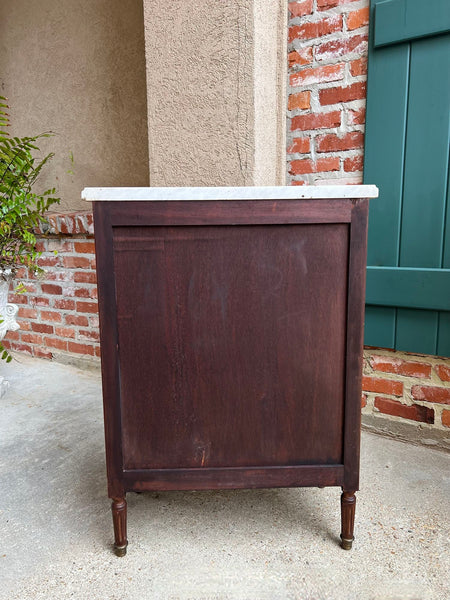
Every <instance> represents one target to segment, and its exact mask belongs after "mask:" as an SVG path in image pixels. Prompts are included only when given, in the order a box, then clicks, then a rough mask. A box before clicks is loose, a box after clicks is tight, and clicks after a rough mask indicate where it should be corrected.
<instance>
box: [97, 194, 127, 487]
mask: <svg viewBox="0 0 450 600" xmlns="http://www.w3.org/2000/svg"><path fill="white" fill-rule="evenodd" d="M94 226H95V253H96V263H97V288H98V305H99V319H100V341H101V361H102V387H103V412H104V424H105V446H106V468H107V475H108V493H109V496H110V497H118V496H121V495H122V493H123V487H122V482H121V477H122V446H121V418H120V397H119V363H118V356H117V308H116V293H115V273H114V260H113V238H112V226H111V221H110V210H109V206H108V204H107V203H102V202H94Z"/></svg>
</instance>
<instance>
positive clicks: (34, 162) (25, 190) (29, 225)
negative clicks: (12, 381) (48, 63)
mask: <svg viewBox="0 0 450 600" xmlns="http://www.w3.org/2000/svg"><path fill="white" fill-rule="evenodd" d="M8 108H9V106H8V105H7V103H6V98H4V97H3V96H0V277H1V278H3V279H4V280H7V279H8V277H10V276H11V274H12V275H15V273H16V272H17V269H18V268H19V267H21V266H23V267H26V268H27V269H29V270H30V271H32V272H34V273H36V274H39V273H43V269H42V268H41V267H40V266H39V264H38V261H39V257H40V256H41V252H39V251H38V249H37V239H36V231H37V230H38V229H39V227H40V225H42V224H43V223H47V222H48V221H47V219H46V217H45V213H46V212H47V211H48V210H49V209H50V207H51V206H52V205H54V204H59V202H60V199H59V198H58V197H56V195H55V194H56V190H55V188H52V189H48V190H45V191H44V192H36V191H35V185H36V183H37V180H38V178H39V176H40V174H41V172H42V169H43V168H44V167H45V166H46V164H47V163H48V162H49V161H50V160H51V159H52V158H53V156H54V155H53V153H52V152H51V153H49V154H47V155H46V156H44V158H37V157H36V156H35V154H36V153H39V145H38V144H39V142H40V141H41V140H42V139H44V138H48V137H51V136H52V135H53V134H52V133H51V132H45V133H40V134H38V135H35V136H27V137H12V136H11V135H10V134H9V132H8V131H7V128H8V127H9V125H10V122H9V114H8V112H7V110H8ZM5 272H6V273H5ZM0 318H1V315H0ZM5 352H6V354H5ZM8 356H9V355H8V353H7V351H6V350H5V348H4V347H3V346H2V345H1V344H0V358H3V359H6V360H7V359H8Z"/></svg>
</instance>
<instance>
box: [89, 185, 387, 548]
mask: <svg viewBox="0 0 450 600" xmlns="http://www.w3.org/2000/svg"><path fill="white" fill-rule="evenodd" d="M377 195H378V191H377V189H376V188H375V187H374V186H335V187H260V188H251V187H248V188H87V189H86V190H84V192H83V197H84V198H85V199H86V200H90V201H93V207H94V226H95V244H96V254H97V273H98V293H99V312H100V333H101V355H102V378H103V401H104V417H105V436H106V459H107V473H108V493H109V496H110V498H112V514H113V524H114V533H115V551H116V554H118V555H119V556H123V555H124V554H125V552H126V546H127V534H126V520H127V504H126V499H125V497H126V493H127V492H128V491H144V490H204V489H219V488H222V489H223V488H227V489H228V488H258V487H267V488H269V487H292V486H318V487H323V486H340V487H342V491H343V493H342V496H341V515H342V523H341V525H342V528H341V538H342V547H343V548H346V549H349V548H350V547H351V545H352V540H353V525H354V514H355V491H356V490H357V489H358V479H359V441H360V406H361V368H362V342H363V316H364V289H365V262H366V237H367V212H368V198H373V197H376V196H377Z"/></svg>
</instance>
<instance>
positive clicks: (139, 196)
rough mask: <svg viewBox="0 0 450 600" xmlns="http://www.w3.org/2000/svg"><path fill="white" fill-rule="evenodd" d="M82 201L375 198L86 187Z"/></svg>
mask: <svg viewBox="0 0 450 600" xmlns="http://www.w3.org/2000/svg"><path fill="white" fill-rule="evenodd" d="M81 197H82V198H83V200H86V201H88V202H100V201H107V202H111V201H136V200H138V201H140V200H142V201H145V200H147V201H148V200H151V201H168V200H169V201H170V200H299V199H313V198H317V199H328V200H329V199H332V198H355V199H356V198H377V197H378V188H377V187H376V186H375V185H304V186H260V187H251V186H246V187H87V188H84V190H83V191H82V192H81Z"/></svg>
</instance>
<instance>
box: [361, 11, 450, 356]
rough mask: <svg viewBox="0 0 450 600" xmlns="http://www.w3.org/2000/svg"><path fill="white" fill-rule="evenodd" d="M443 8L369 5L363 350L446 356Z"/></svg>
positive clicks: (448, 17) (447, 88) (447, 105)
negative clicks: (371, 188) (375, 193)
mask: <svg viewBox="0 0 450 600" xmlns="http://www.w3.org/2000/svg"><path fill="white" fill-rule="evenodd" d="M449 32H450V4H449V0H427V1H426V2H424V1H423V0H371V31H370V39H369V73H368V92H367V114H366V140H365V154H364V181H365V182H366V183H375V184H376V185H378V187H379V189H380V197H379V198H378V199H376V200H374V201H373V202H372V203H371V207H370V216H369V242H368V261H367V264H368V268H367V292H366V324H365V327H366V334H365V343H366V344H367V345H371V346H380V347H386V348H396V349H398V350H405V351H408V352H419V353H424V354H437V355H441V356H449V355H450V202H449V200H448V196H449V184H448V179H449V134H450V34H449Z"/></svg>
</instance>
